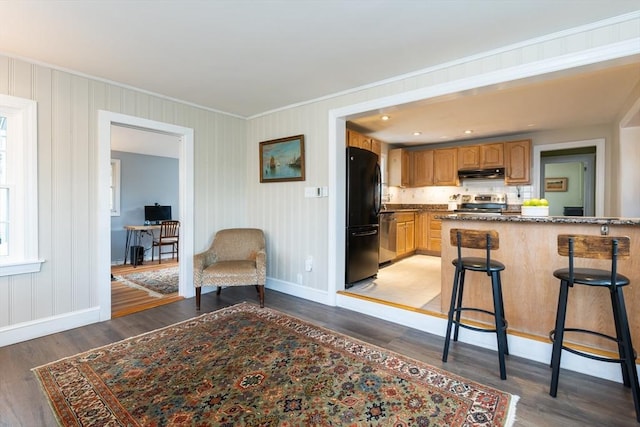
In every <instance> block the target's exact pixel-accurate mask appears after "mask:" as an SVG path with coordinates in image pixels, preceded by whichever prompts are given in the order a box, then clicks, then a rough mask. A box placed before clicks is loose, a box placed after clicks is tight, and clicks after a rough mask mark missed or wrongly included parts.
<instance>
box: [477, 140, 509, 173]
mask: <svg viewBox="0 0 640 427" xmlns="http://www.w3.org/2000/svg"><path fill="white" fill-rule="evenodd" d="M502 166H504V144H503V143H502V142H498V143H495V144H482V145H481V146H480V168H495V167H502Z"/></svg>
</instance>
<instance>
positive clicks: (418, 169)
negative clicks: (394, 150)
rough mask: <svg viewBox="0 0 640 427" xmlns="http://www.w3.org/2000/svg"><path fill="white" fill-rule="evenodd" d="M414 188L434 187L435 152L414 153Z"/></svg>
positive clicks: (419, 151)
mask: <svg viewBox="0 0 640 427" xmlns="http://www.w3.org/2000/svg"><path fill="white" fill-rule="evenodd" d="M411 156H413V161H412V162H411V164H412V169H413V170H412V172H413V173H412V175H413V180H412V186H413V187H426V186H427V185H433V150H418V151H412V152H411Z"/></svg>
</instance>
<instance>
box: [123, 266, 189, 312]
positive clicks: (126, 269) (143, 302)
mask: <svg viewBox="0 0 640 427" xmlns="http://www.w3.org/2000/svg"><path fill="white" fill-rule="evenodd" d="M176 265H178V263H177V262H176V260H163V262H162V264H159V263H158V261H155V262H151V261H145V262H144V264H142V265H139V266H136V267H133V266H132V265H129V264H127V265H114V266H112V267H111V274H112V275H114V276H116V277H117V276H119V275H123V274H130V273H135V272H141V271H152V270H157V269H160V268H167V267H172V266H176ZM181 299H182V297H181V296H178V294H177V293H175V294H171V295H165V296H162V297H160V298H159V297H154V296H150V295H149V293H148V292H145V291H143V290H140V289H135V288H132V287H130V286H127V285H124V284H122V283H121V282H118V281H117V280H112V281H111V317H112V318H116V317H122V316H127V315H129V314H132V313H137V312H138V311H142V310H147V309H149V308H153V307H158V306H161V305H164V304H169V303H172V302H174V301H178V300H181Z"/></svg>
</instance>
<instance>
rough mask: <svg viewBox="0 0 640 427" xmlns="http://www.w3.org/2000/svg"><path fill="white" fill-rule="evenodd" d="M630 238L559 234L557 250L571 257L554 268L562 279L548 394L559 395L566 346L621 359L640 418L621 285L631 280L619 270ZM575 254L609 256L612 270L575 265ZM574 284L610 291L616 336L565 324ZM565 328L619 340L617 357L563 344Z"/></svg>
mask: <svg viewBox="0 0 640 427" xmlns="http://www.w3.org/2000/svg"><path fill="white" fill-rule="evenodd" d="M629 248H630V240H629V238H628V237H612V236H589V235H568V234H560V235H559V236H558V254H559V255H562V256H568V257H569V268H561V269H559V270H556V271H554V272H553V275H554V276H555V277H557V278H558V279H560V295H559V297H558V312H557V314H556V326H555V329H554V330H552V331H551V332H549V338H550V339H551V341H552V342H553V350H552V354H551V371H552V373H551V390H550V391H549V394H550V395H551V396H553V397H556V395H557V392H558V377H559V375H560V356H561V355H562V350H566V351H568V352H571V353H573V354H577V355H578V356H582V357H587V358H589V359H593V360H599V361H602V362H609V363H620V365H621V367H622V380H623V382H624V385H625V386H626V387H630V388H631V393H632V395H633V403H634V405H635V410H636V419H637V421H638V422H640V402H639V400H638V399H639V398H640V387H639V386H638V371H637V370H636V362H635V359H636V354H635V352H634V350H633V345H632V344H631V332H630V328H629V320H628V318H627V310H626V308H625V304H624V295H623V293H622V287H623V286H627V285H628V284H629V279H628V278H627V277H625V276H623V275H622V274H618V271H617V261H618V259H628V258H629V257H630V249H629ZM574 258H590V259H610V260H611V270H601V269H596V268H580V267H578V268H576V267H574ZM573 285H586V286H596V287H601V288H603V289H607V290H608V291H609V295H610V297H611V308H612V310H613V320H614V323H615V329H616V336H615V337H613V336H610V335H606V334H603V333H601V332H598V331H591V330H586V329H579V328H566V327H565V319H566V311H567V300H568V296H569V288H572V287H573ZM565 332H570V333H571V332H573V333H579V334H590V335H595V336H598V337H601V338H605V339H608V340H611V341H613V342H615V343H616V344H617V347H618V356H619V357H618V358H608V357H603V356H596V355H593V354H590V353H586V352H583V351H578V350H576V349H573V348H571V347H568V346H565V345H564V344H563V340H564V334H565Z"/></svg>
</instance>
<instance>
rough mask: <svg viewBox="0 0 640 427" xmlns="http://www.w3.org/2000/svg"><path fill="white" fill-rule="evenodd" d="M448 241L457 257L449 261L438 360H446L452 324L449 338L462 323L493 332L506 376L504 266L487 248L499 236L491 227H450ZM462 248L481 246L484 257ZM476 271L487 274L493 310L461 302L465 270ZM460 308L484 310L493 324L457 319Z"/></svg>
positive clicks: (496, 244)
mask: <svg viewBox="0 0 640 427" xmlns="http://www.w3.org/2000/svg"><path fill="white" fill-rule="evenodd" d="M450 238H451V245H453V246H456V247H457V249H458V257H457V258H456V259H454V260H453V261H452V263H453V265H454V266H455V268H456V271H455V275H454V279H453V290H452V292H451V304H450V306H449V314H448V321H447V332H446V335H445V342H444V351H443V354H442V361H443V362H445V363H446V361H447V357H448V354H449V343H450V340H451V329H452V327H453V325H454V324H455V329H454V333H453V340H454V341H458V332H459V328H460V327H463V328H466V329H470V330H473V331H476V332H491V333H496V337H497V341H498V360H499V363H500V378H501V379H503V380H504V379H506V378H507V373H506V366H505V357H504V356H505V355H506V354H509V347H508V345H507V327H508V324H507V321H506V319H505V316H504V302H503V298H502V283H501V280H500V272H501V271H502V270H504V269H505V266H504V264H503V263H501V262H500V261H496V260H493V259H491V250H492V249H498V248H499V246H500V239H499V235H498V232H497V231H495V230H489V231H487V230H466V229H458V228H454V229H452V230H451V231H450ZM462 248H468V249H484V250H486V256H485V257H475V256H469V257H463V256H462ZM467 270H469V271H479V272H484V273H486V274H487V275H488V276H490V277H491V289H492V295H493V310H494V311H489V310H485V309H483V308H478V307H469V306H463V305H462V301H463V293H464V279H465V272H466V271H467ZM463 311H473V312H479V313H484V314H488V315H490V316H492V317H493V318H494V323H495V327H484V326H481V325H478V324H472V323H471V322H469V321H465V320H463V319H461V314H462V312H463Z"/></svg>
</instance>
